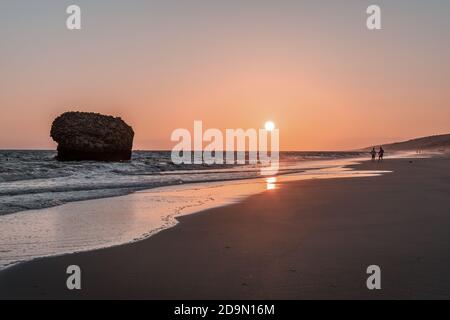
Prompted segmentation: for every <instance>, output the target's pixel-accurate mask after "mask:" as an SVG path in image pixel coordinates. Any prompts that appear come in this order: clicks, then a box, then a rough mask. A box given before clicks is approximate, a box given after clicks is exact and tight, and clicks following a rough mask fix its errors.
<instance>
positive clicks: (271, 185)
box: [266, 177, 277, 190]
mask: <svg viewBox="0 0 450 320" xmlns="http://www.w3.org/2000/svg"><path fill="white" fill-rule="evenodd" d="M276 183H277V178H276V177H271V178H267V179H266V189H267V190H274V189H276Z"/></svg>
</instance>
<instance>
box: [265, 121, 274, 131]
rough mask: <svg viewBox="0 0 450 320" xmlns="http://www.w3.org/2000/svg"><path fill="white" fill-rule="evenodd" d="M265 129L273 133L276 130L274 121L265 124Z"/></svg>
mask: <svg viewBox="0 0 450 320" xmlns="http://www.w3.org/2000/svg"><path fill="white" fill-rule="evenodd" d="M264 128H265V129H266V130H267V131H273V130H274V129H275V123H273V121H267V122H266V123H265V124H264Z"/></svg>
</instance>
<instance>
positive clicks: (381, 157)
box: [378, 146, 384, 161]
mask: <svg viewBox="0 0 450 320" xmlns="http://www.w3.org/2000/svg"><path fill="white" fill-rule="evenodd" d="M383 157H384V149H383V147H381V146H380V151H378V161H383Z"/></svg>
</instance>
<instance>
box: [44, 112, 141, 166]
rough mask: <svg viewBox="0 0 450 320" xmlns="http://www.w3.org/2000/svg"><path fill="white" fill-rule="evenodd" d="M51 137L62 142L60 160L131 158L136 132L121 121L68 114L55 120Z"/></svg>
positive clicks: (116, 159)
mask: <svg viewBox="0 0 450 320" xmlns="http://www.w3.org/2000/svg"><path fill="white" fill-rule="evenodd" d="M50 136H51V137H52V138H53V140H55V141H56V142H57V143H58V156H57V159H58V160H60V161H81V160H94V161H123V160H130V159H131V150H132V147H133V138H134V131H133V128H131V127H130V126H129V125H127V124H126V123H125V122H124V121H123V120H122V119H121V118H115V117H112V116H105V115H101V114H98V113H87V112H66V113H64V114H62V115H60V116H59V117H58V118H56V119H55V121H53V124H52V129H51V132H50Z"/></svg>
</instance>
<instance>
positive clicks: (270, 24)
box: [0, 0, 450, 150]
mask: <svg viewBox="0 0 450 320" xmlns="http://www.w3.org/2000/svg"><path fill="white" fill-rule="evenodd" d="M374 3H376V4H378V5H380V6H381V7H382V14H383V16H382V18H383V30H381V31H369V30H367V28H366V17H367V15H366V13H365V11H366V8H367V7H368V5H370V4H374ZM70 4H77V5H79V6H80V7H81V9H82V27H83V30H81V31H69V30H67V29H66V26H65V21H66V18H67V14H66V13H65V10H66V8H67V6H68V5H70ZM449 33H450V1H448V0H442V1H438V0H434V1H432V0H430V1H425V0H423V1H416V0H390V1H381V0H371V1H364V0H355V1H350V0H349V1H336V0H326V1H301V0H293V1H287V0H276V1H275V0H273V1H265V0H258V1H251V0H239V1H237V0H227V1H223V0H221V1H217V0H202V1H200V0H178V1H174V0H147V1H144V0H142V1H137V0H134V1H133V0H131V1H130V0H128V1H115V0H77V1H75V0H74V1H63V0H53V1H50V0H28V1H25V0H18V1H1V2H0V39H1V45H0V46H1V47H0V73H1V77H0V108H1V109H0V110H1V115H0V148H46V149H48V148H55V144H54V143H53V142H52V140H51V138H50V137H49V131H50V126H51V123H52V120H53V119H54V118H55V117H56V116H57V115H59V114H60V113H62V112H64V111H69V110H80V111H95V112H100V113H106V114H113V115H118V116H122V117H123V118H124V119H125V120H126V121H127V122H128V123H129V124H131V125H132V126H133V127H134V129H135V132H136V137H135V145H134V148H135V149H171V148H172V146H173V145H174V143H172V142H170V134H171V132H172V131H173V130H174V129H176V128H192V126H193V121H194V120H203V122H204V126H205V127H208V128H212V127H213V128H220V129H225V128H260V127H261V126H262V125H263V124H264V122H265V121H266V120H273V121H274V122H275V123H276V124H277V126H278V127H279V128H280V138H281V148H282V149H283V150H338V149H339V150H343V149H351V148H358V147H362V146H368V145H372V144H375V143H381V142H383V143H384V142H389V141H396V140H402V139H408V138H413V137H418V136H426V135H431V134H439V133H449V132H450V61H449V60H450V37H449V36H450V35H449Z"/></svg>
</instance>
